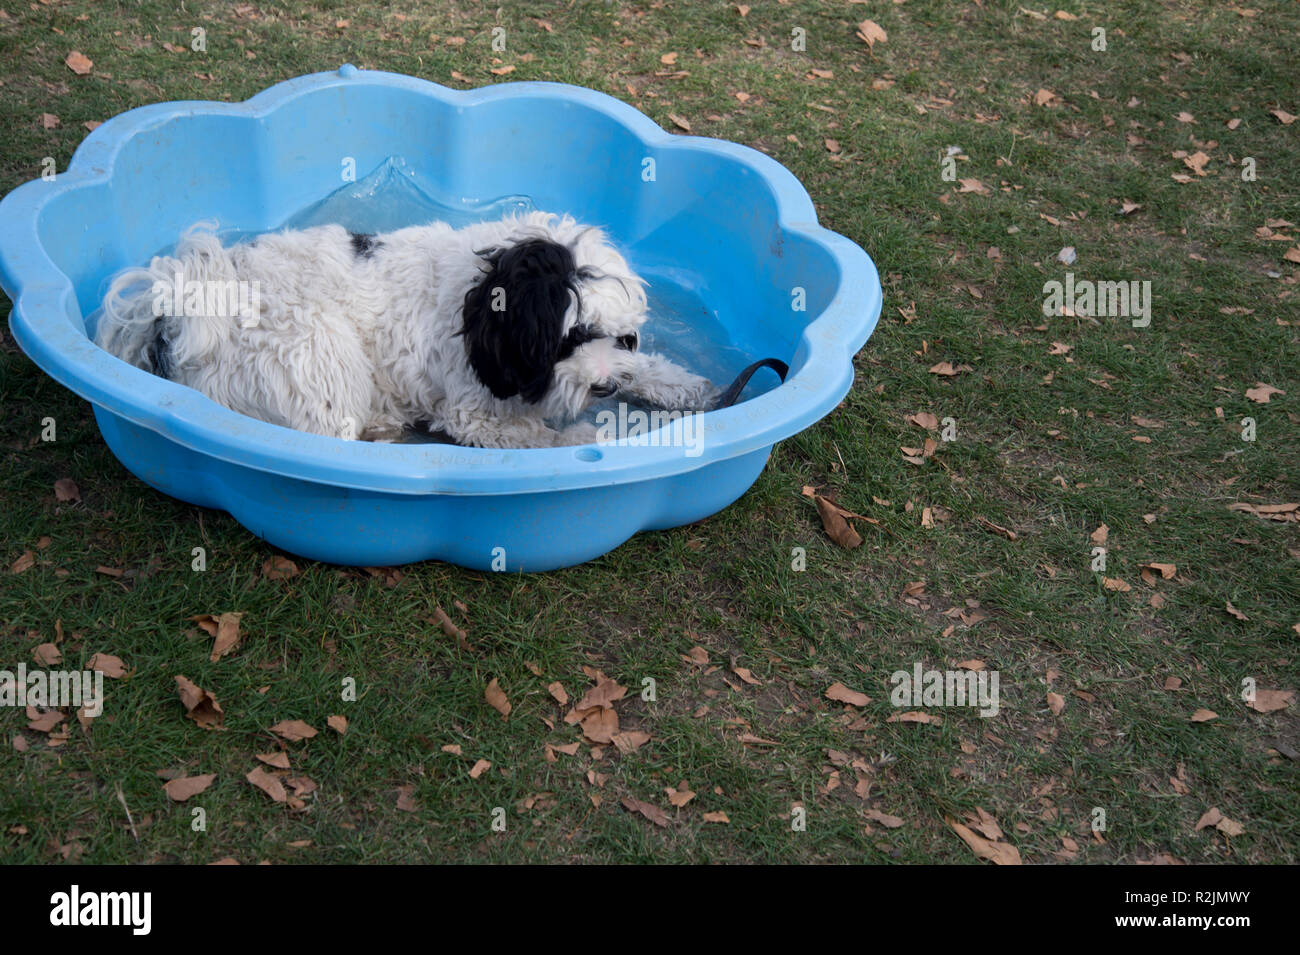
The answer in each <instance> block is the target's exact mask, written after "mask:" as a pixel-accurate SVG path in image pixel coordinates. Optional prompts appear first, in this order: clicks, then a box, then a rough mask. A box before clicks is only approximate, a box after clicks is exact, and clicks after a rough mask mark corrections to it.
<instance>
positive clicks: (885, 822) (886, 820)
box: [866, 809, 903, 829]
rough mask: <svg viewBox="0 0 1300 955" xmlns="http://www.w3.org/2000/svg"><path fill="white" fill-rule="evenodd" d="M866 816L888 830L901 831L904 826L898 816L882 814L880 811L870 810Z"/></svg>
mask: <svg viewBox="0 0 1300 955" xmlns="http://www.w3.org/2000/svg"><path fill="white" fill-rule="evenodd" d="M866 816H867V818H868V819H870V820H871V821H872V822H878V823H880V824H881V825H882V826H884V827H885V828H886V829H899V828H901V827H902V825H903V820H902V819H900V818H899V817H898V816H891V815H889V814H888V813H885V812H881V811H880V810H879V809H868V810H867V812H866Z"/></svg>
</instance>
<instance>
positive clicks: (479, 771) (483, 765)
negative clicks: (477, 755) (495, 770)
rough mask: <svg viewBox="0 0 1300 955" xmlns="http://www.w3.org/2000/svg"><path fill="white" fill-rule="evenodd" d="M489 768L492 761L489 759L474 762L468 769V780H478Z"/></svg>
mask: <svg viewBox="0 0 1300 955" xmlns="http://www.w3.org/2000/svg"><path fill="white" fill-rule="evenodd" d="M491 768H492V761H491V760H490V759H479V760H475V762H474V765H473V766H471V767H470V770H469V778H470V779H478V778H479V777H480V776H482V775H483V774H484V773H486V772H487V771H488V770H489V769H491Z"/></svg>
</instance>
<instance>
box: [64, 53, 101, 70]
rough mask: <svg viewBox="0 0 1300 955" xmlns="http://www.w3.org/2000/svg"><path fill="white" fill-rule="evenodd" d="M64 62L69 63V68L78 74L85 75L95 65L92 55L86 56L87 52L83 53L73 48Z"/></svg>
mask: <svg viewBox="0 0 1300 955" xmlns="http://www.w3.org/2000/svg"><path fill="white" fill-rule="evenodd" d="M63 62H64V63H65V64H67V67H68V69H70V70H72V72H74V73H76V74H77V75H78V76H85V75H86V74H87V73H89V72H90V69H91V67H93V66H94V65H95V64H94V62H93V61H92V60H91V59H90V57H88V56H86V54H84V53H82V52H81V51H80V50H73V51H72V52H71V53H69V54H68V56H67V59H65V60H64V61H63Z"/></svg>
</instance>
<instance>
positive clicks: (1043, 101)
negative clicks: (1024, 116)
mask: <svg viewBox="0 0 1300 955" xmlns="http://www.w3.org/2000/svg"><path fill="white" fill-rule="evenodd" d="M1060 101H1061V98H1060V97H1059V96H1057V95H1056V94H1055V93H1053V92H1052V91H1051V90H1049V89H1039V91H1038V92H1037V93H1035V94H1034V105H1035V106H1055V105H1056V104H1057V103H1059V102H1060Z"/></svg>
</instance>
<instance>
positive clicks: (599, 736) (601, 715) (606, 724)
mask: <svg viewBox="0 0 1300 955" xmlns="http://www.w3.org/2000/svg"><path fill="white" fill-rule="evenodd" d="M582 732H583V735H585V736H586V737H587V739H588V740H589V741H590V742H592V743H612V742H613V741H614V736H615V735H616V734H617V733H618V713H617V712H616V711H615V710H613V709H612V708H611V709H604V708H603V707H599V706H593V707H592V708H591V709H589V710H586V711H584V712H583V717H582Z"/></svg>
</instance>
